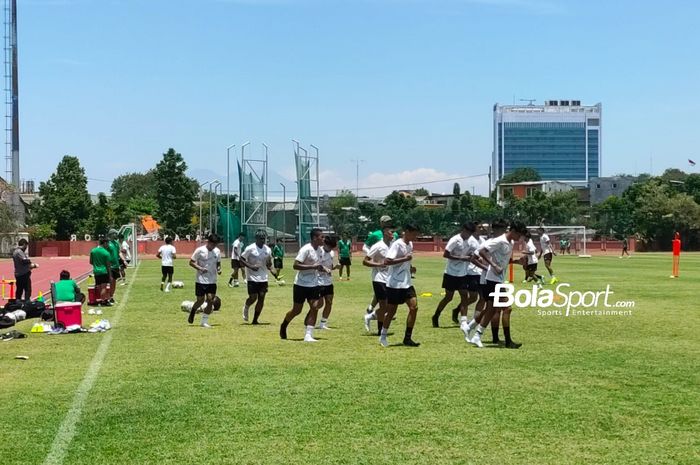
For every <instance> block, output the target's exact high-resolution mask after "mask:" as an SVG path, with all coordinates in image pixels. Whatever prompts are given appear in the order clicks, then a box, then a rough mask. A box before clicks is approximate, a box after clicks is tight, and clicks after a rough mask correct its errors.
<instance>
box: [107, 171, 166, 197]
mask: <svg viewBox="0 0 700 465" xmlns="http://www.w3.org/2000/svg"><path fill="white" fill-rule="evenodd" d="M155 197H156V179H155V171H154V170H149V171H147V172H145V173H127V174H122V175H121V176H117V177H116V178H114V181H112V200H113V201H115V202H120V203H127V202H128V201H129V200H131V199H134V198H146V199H155Z"/></svg>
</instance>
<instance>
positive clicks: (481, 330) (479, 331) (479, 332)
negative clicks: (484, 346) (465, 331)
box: [476, 325, 486, 338]
mask: <svg viewBox="0 0 700 465" xmlns="http://www.w3.org/2000/svg"><path fill="white" fill-rule="evenodd" d="M485 329H486V328H484V327H483V326H481V325H479V326H477V327H476V335H477V336H478V337H479V338H481V335H482V334H484V330H485Z"/></svg>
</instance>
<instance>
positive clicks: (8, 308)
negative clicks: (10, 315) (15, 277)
mask: <svg viewBox="0 0 700 465" xmlns="http://www.w3.org/2000/svg"><path fill="white" fill-rule="evenodd" d="M23 307H24V302H22V301H21V300H11V301H9V302H7V303H6V304H5V306H4V307H3V308H2V309H0V315H2V314H5V313H7V312H14V311H15V310H22V308H23Z"/></svg>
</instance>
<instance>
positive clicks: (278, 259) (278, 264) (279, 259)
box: [272, 239, 284, 273]
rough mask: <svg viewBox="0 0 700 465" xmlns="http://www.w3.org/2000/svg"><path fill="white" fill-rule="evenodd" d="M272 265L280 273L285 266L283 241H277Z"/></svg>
mask: <svg viewBox="0 0 700 465" xmlns="http://www.w3.org/2000/svg"><path fill="white" fill-rule="evenodd" d="M272 262H273V263H272V265H273V266H274V267H275V269H276V270H277V273H279V272H280V271H281V270H282V267H283V265H284V247H282V239H277V244H275V246H274V247H273V249H272Z"/></svg>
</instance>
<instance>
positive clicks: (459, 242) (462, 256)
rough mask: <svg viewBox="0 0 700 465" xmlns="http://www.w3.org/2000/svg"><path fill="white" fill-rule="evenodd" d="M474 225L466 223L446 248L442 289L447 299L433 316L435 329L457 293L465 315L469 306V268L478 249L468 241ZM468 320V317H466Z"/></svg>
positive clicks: (441, 301)
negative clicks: (441, 315) (446, 307)
mask: <svg viewBox="0 0 700 465" xmlns="http://www.w3.org/2000/svg"><path fill="white" fill-rule="evenodd" d="M474 229H475V227H474V223H464V224H463V225H462V230H461V231H460V233H459V234H456V235H454V236H452V237H451V238H450V240H449V241H448V242H447V245H446V246H445V251H444V252H443V254H442V256H443V258H446V259H447V266H446V267H445V273H444V274H443V275H442V288H443V289H445V297H443V298H442V300H440V302H438V305H437V308H436V309H435V313H434V314H433V318H432V321H433V328H438V327H439V326H440V314H441V313H442V311H443V310H444V309H445V306H446V305H447V304H448V303H450V302H451V301H452V298H453V297H454V295H455V292H457V293H459V300H460V302H459V307H460V309H461V311H462V313H464V312H465V311H466V307H467V306H468V305H469V303H471V302H468V298H469V291H468V290H467V287H468V286H467V266H468V265H469V263H470V262H471V256H472V254H473V253H474V252H475V251H476V249H477V248H478V243H477V244H476V246H473V244H472V247H470V246H469V243H468V239H469V238H470V237H471V236H472V234H473V233H474ZM465 319H466V317H465Z"/></svg>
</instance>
